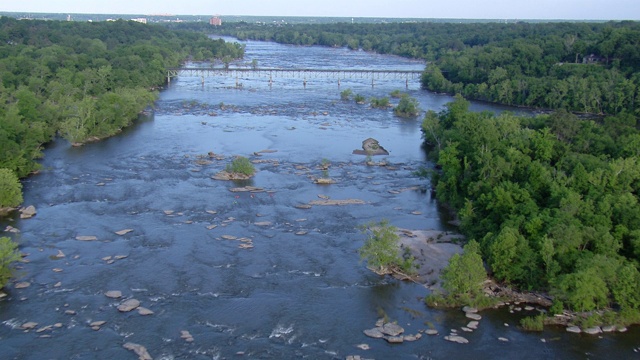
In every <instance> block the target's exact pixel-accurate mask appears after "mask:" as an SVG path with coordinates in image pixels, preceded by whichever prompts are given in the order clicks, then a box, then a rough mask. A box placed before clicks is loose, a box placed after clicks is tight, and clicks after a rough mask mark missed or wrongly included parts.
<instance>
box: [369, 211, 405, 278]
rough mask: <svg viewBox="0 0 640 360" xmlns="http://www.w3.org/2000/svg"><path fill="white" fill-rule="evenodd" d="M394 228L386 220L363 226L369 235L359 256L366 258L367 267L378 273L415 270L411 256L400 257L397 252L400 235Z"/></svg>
mask: <svg viewBox="0 0 640 360" xmlns="http://www.w3.org/2000/svg"><path fill="white" fill-rule="evenodd" d="M396 230H397V228H396V227H395V226H393V225H390V224H389V222H388V221H387V220H382V221H380V222H379V223H370V224H368V225H366V226H365V227H364V231H365V232H367V233H368V234H369V237H368V238H367V240H365V242H364V245H362V247H361V248H360V249H359V250H358V252H359V253H360V258H361V259H362V260H366V261H367V264H368V265H369V267H370V268H371V269H372V270H374V271H375V272H376V273H378V274H390V273H393V272H394V271H402V272H403V273H405V274H411V273H413V272H414V270H415V265H414V259H413V257H411V256H405V257H401V256H400V254H399V251H398V241H399V240H400V236H398V234H397V233H396Z"/></svg>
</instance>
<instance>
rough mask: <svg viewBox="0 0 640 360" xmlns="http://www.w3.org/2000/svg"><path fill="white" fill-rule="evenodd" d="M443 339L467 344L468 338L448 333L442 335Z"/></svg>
mask: <svg viewBox="0 0 640 360" xmlns="http://www.w3.org/2000/svg"><path fill="white" fill-rule="evenodd" d="M444 339H445V340H447V341H451V342H455V343H458V344H468V343H469V340H467V339H465V338H463V337H462V336H459V335H448V336H445V337H444Z"/></svg>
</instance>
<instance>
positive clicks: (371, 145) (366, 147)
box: [353, 138, 389, 156]
mask: <svg viewBox="0 0 640 360" xmlns="http://www.w3.org/2000/svg"><path fill="white" fill-rule="evenodd" d="M353 154H354V155H369V156H375V155H389V152H388V151H387V150H385V148H383V147H382V146H380V143H379V142H378V140H376V139H373V138H368V139H366V140H364V141H363V142H362V150H360V149H356V150H353Z"/></svg>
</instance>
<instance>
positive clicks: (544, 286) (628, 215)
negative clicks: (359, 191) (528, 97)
mask: <svg viewBox="0 0 640 360" xmlns="http://www.w3.org/2000/svg"><path fill="white" fill-rule="evenodd" d="M635 125H636V124H635V123H634V122H633V121H629V120H628V119H627V118H626V117H624V116H623V117H622V118H621V119H615V120H614V119H609V120H606V121H605V122H604V123H603V124H601V123H597V122H595V121H593V120H580V119H578V118H577V117H575V116H574V115H571V114H569V113H567V112H558V113H554V114H551V115H542V116H537V117H531V118H522V117H516V116H514V115H513V114H509V113H502V114H500V115H493V114H488V113H472V112H470V111H469V110H468V103H466V101H465V100H464V99H462V98H461V97H460V98H457V99H456V100H455V101H454V102H453V103H450V104H448V105H447V106H446V109H445V110H443V111H442V112H441V113H435V112H428V113H427V115H426V117H425V120H424V121H423V126H422V130H423V134H424V139H425V143H426V145H427V146H428V147H430V148H431V149H432V151H433V152H434V153H436V158H437V159H438V160H437V161H438V165H440V166H441V170H439V171H437V172H434V174H433V175H432V179H431V181H432V183H433V184H434V186H435V188H436V193H437V197H438V200H439V201H442V202H446V203H447V204H449V206H451V207H452V208H454V209H455V210H456V211H457V213H458V216H459V218H460V220H461V229H462V230H463V232H464V233H465V235H467V236H468V237H469V238H475V239H479V240H480V248H481V250H482V255H483V258H484V259H486V262H487V264H488V265H489V267H490V268H491V270H492V272H493V274H494V276H495V278H496V279H497V280H499V281H503V282H506V283H510V284H511V285H514V286H516V287H518V288H521V289H541V290H547V291H550V292H551V293H552V294H553V295H554V296H555V297H556V300H557V302H556V304H562V305H563V306H566V307H568V308H571V309H573V310H576V311H592V310H599V309H604V308H607V307H610V306H613V305H616V306H618V307H619V308H620V309H621V310H623V309H624V310H625V311H629V312H630V313H633V312H634V311H635V310H638V309H640V292H639V291H638V289H639V288H640V274H639V272H638V269H637V264H638V261H640V231H638V230H637V229H638V228H640V202H639V201H638V200H639V199H638V194H639V193H640V192H639V191H640V162H639V161H638V157H637V156H636V155H631V152H629V148H628V147H627V144H626V143H625V142H624V141H625V140H626V139H628V138H629V137H631V136H634V135H638V134H640V131H639V130H638V129H637V128H636V127H635ZM557 310H558V309H556V311H557Z"/></svg>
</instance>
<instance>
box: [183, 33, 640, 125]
mask: <svg viewBox="0 0 640 360" xmlns="http://www.w3.org/2000/svg"><path fill="white" fill-rule="evenodd" d="M180 26H182V27H189V28H191V29H192V30H200V31H207V32H212V31H215V32H216V33H217V34H221V35H228V36H235V37H237V38H238V39H240V40H246V39H252V40H264V41H275V42H279V43H286V44H295V45H322V46H334V47H344V46H346V47H349V48H351V49H362V50H365V51H375V52H377V53H381V54H394V55H400V56H404V57H409V58H415V59H424V60H426V61H428V62H429V65H428V66H427V70H428V71H426V72H425V74H424V76H423V78H422V85H423V87H424V88H425V89H428V90H432V91H436V92H445V93H450V94H462V95H464V96H465V97H466V98H471V99H478V100H485V101H491V102H497V103H502V104H507V105H517V106H528V107H537V108H547V109H565V110H568V111H572V112H582V113H592V114H618V113H620V112H627V113H630V114H633V115H634V116H637V115H638V114H639V112H640V105H639V102H638V101H637V98H638V87H639V85H640V23H637V22H629V21H626V22H606V23H580V22H550V23H526V22H521V23H509V24H504V23H497V22H494V23H461V24H457V23H435V22H421V23H389V24H350V23H339V24H313V25H305V24H295V25H281V24H280V25H278V24H271V25H262V24H248V23H244V22H240V23H225V24H223V26H221V27H216V28H212V27H210V26H207V25H206V24H197V23H191V24H184V25H180Z"/></svg>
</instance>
